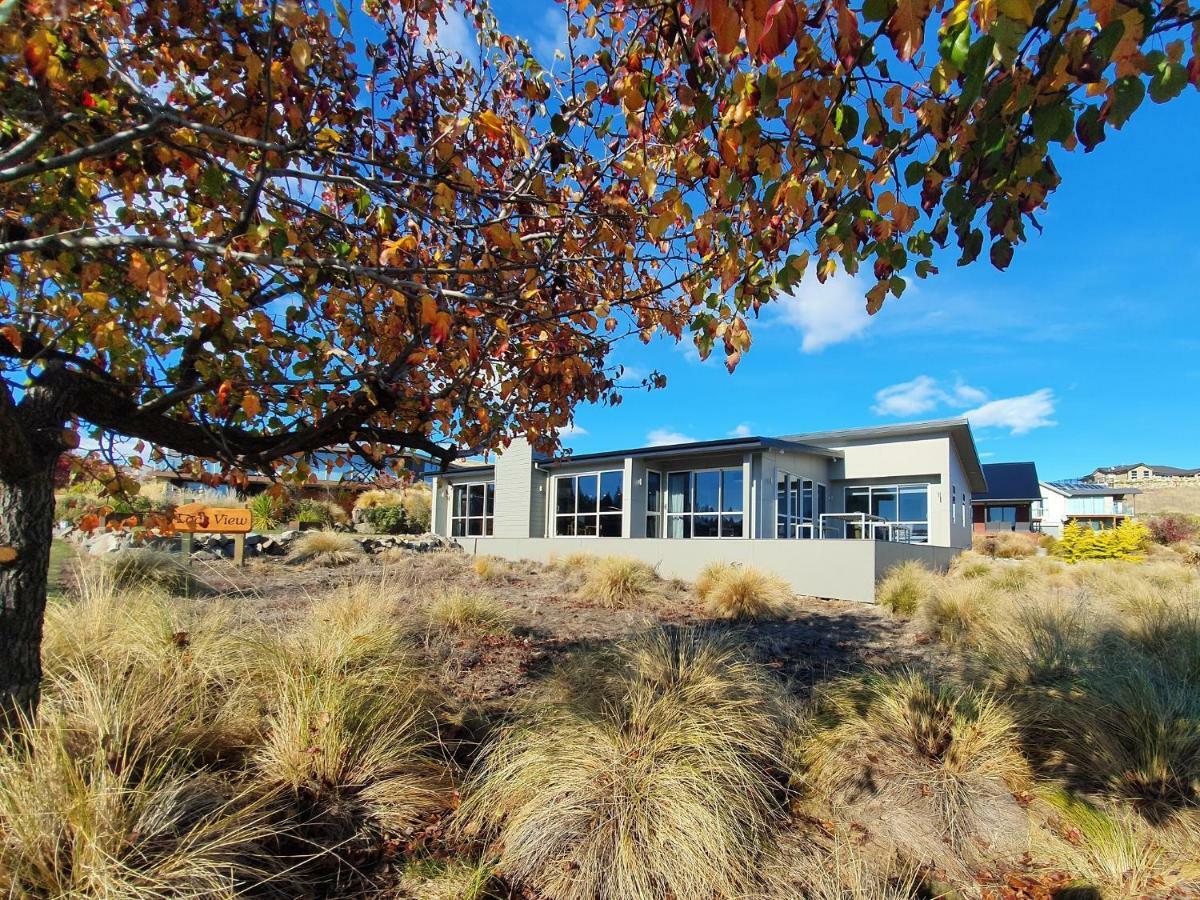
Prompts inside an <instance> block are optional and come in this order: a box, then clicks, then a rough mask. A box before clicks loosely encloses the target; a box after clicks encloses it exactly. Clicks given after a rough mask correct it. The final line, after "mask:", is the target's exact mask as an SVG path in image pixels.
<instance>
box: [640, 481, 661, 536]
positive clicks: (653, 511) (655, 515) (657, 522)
mask: <svg viewBox="0 0 1200 900" xmlns="http://www.w3.org/2000/svg"><path fill="white" fill-rule="evenodd" d="M651 475H653V476H655V477H657V478H658V502H657V503H655V504H654V506H651V505H650V476H651ZM645 479H646V510H645V513H646V530H645V532H644V533H643V535H642V536H643V537H648V538H661V537H665V536H666V535H665V534H664V533H663V522H664V521H666V520H665V519H664V518H663V511H662V510H663V498H664V497H666V493H667V491H666V488H667V477H666V476H665V475H664V474H663V473H662V472H660V471H659V470H658V469H646V472H645ZM652 520H653V523H654V534H651V533H650V524H651V521H652Z"/></svg>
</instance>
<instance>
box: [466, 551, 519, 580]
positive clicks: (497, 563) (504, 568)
mask: <svg viewBox="0 0 1200 900" xmlns="http://www.w3.org/2000/svg"><path fill="white" fill-rule="evenodd" d="M471 569H472V571H474V573H475V574H476V575H478V576H479V579H480V580H481V581H484V582H486V583H488V584H496V583H498V582H501V581H506V580H507V579H508V577H509V576H510V575H511V574H512V566H510V565H509V563H508V562H507V560H503V559H500V558H498V557H495V556H476V557H475V558H474V559H473V560H472V561H471Z"/></svg>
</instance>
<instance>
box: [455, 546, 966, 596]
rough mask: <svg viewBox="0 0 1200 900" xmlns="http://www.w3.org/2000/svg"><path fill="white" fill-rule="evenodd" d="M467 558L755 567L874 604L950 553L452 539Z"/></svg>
mask: <svg viewBox="0 0 1200 900" xmlns="http://www.w3.org/2000/svg"><path fill="white" fill-rule="evenodd" d="M456 542H457V543H458V544H459V546H461V547H463V549H465V550H466V551H467V552H468V553H471V554H480V555H486V556H499V557H502V558H504V559H513V560H533V561H535V562H542V563H545V562H549V561H550V560H551V558H553V557H555V556H562V555H564V554H567V553H594V554H596V555H597V556H609V555H617V556H628V557H633V558H635V559H640V560H642V561H644V562H647V563H649V564H650V565H652V566H654V567H655V568H656V569H657V570H658V572H659V574H660V575H662V576H663V577H664V578H682V579H686V580H691V579H694V578H695V577H696V576H697V575H698V574H699V573H700V570H701V569H703V568H704V566H706V565H707V564H709V563H711V562H715V561H724V562H733V563H739V564H741V565H747V566H755V567H757V568H761V569H764V570H766V571H768V572H772V573H774V574H776V575H779V576H780V577H781V578H783V579H784V580H785V581H787V582H788V584H789V585H790V586H791V588H792V590H794V591H795V592H796V593H798V594H803V595H806V596H812V597H822V598H827V599H832V600H853V601H856V602H860V603H873V602H874V601H875V585H876V582H877V581H878V580H879V579H880V578H882V577H883V576H884V575H885V574H886V572H887V571H888V570H889V569H891V568H892V567H893V566H895V565H897V564H898V563H900V562H903V561H905V560H909V559H915V560H917V561H919V562H921V563H923V564H924V565H926V566H928V567H929V568H931V569H939V570H941V569H945V568H946V567H947V566H948V565H949V564H950V562H951V561H952V560H953V559H954V557H955V556H956V555H957V552H958V551H956V550H953V549H951V548H948V547H930V546H924V545H921V544H895V543H887V542H884V541H748V540H690V541H685V540H671V539H667V538H659V539H649V538H647V539H643V540H639V541H630V540H625V539H624V538H588V537H583V538H579V537H570V538H541V539H536V538H534V539H523V540H522V539H515V538H498V537H496V538H457V539H456Z"/></svg>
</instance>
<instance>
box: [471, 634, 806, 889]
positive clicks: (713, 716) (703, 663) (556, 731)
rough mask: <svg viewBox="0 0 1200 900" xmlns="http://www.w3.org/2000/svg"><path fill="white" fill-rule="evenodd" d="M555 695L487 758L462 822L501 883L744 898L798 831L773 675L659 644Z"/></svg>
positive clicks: (616, 659)
mask: <svg viewBox="0 0 1200 900" xmlns="http://www.w3.org/2000/svg"><path fill="white" fill-rule="evenodd" d="M581 672H585V673H586V677H581V674H580V673H581ZM556 687H557V690H553V691H551V692H550V693H551V696H549V697H548V698H547V699H546V700H545V701H544V702H542V703H539V704H536V705H534V706H532V707H531V708H529V709H528V710H527V711H526V712H525V713H524V715H523V716H522V717H521V718H520V719H519V720H518V721H517V722H516V723H514V724H513V725H511V726H510V727H509V728H507V729H506V730H505V731H504V732H502V733H501V734H500V736H499V738H498V739H497V740H495V741H494V742H493V743H492V744H491V745H490V746H489V747H487V748H485V750H484V753H483V756H482V758H481V760H480V762H479V763H478V765H477V767H476V769H475V770H474V772H473V774H472V777H471V779H470V781H469V783H468V787H467V790H466V799H465V801H464V804H463V806H462V808H461V810H460V811H459V814H458V816H459V822H460V827H461V828H462V829H463V831H464V832H466V833H475V832H479V833H481V834H482V835H483V836H485V837H486V838H488V839H491V840H493V841H494V843H493V845H492V847H493V850H494V852H495V853H496V854H497V856H498V859H499V871H500V872H501V873H502V874H503V875H504V876H505V877H507V878H508V879H510V880H511V881H513V882H515V883H516V884H518V885H524V886H527V887H529V888H531V889H532V890H534V891H536V892H538V893H539V894H540V895H544V896H547V897H554V898H559V900H592V898H596V897H611V898H616V897H620V898H624V900H658V898H662V897H666V896H670V897H675V898H678V900H711V898H713V897H714V896H719V897H731V896H739V895H744V894H745V892H746V891H747V890H748V889H749V888H750V886H751V884H752V880H753V873H754V872H755V871H756V862H757V860H758V858H759V856H760V853H761V852H762V850H763V849H764V848H766V847H767V846H769V845H770V843H771V840H772V836H773V832H774V830H775V828H776V827H777V826H778V825H779V824H780V823H781V822H782V821H783V819H784V817H785V805H784V795H783V780H784V777H785V776H784V775H783V773H781V772H780V770H779V765H780V761H781V760H783V759H785V757H786V747H785V745H784V735H785V734H786V733H787V730H788V722H789V721H790V715H791V711H790V709H789V707H788V705H787V703H786V701H785V700H784V698H783V697H782V695H781V693H780V690H779V688H778V686H777V685H776V684H775V683H774V682H773V681H772V680H771V679H770V676H769V675H766V674H765V673H764V672H763V670H762V669H760V668H759V667H758V666H756V665H754V664H753V663H752V662H750V661H748V659H747V658H746V657H745V656H744V655H743V654H742V653H741V652H740V651H739V650H738V649H736V648H734V647H733V645H731V644H729V643H725V642H721V641H717V640H714V639H711V638H707V637H704V636H702V635H700V634H697V633H694V632H688V631H682V632H680V631H663V630H659V631H654V632H651V633H650V634H648V635H646V636H644V637H641V638H639V639H637V640H635V641H633V642H632V643H630V644H628V645H626V646H624V647H622V648H621V649H620V651H619V653H617V654H616V655H615V656H609V657H600V658H596V657H593V658H591V659H590V660H585V661H584V662H583V665H582V666H580V667H578V668H575V669H574V671H573V672H567V673H565V674H563V675H561V676H560V679H559V681H558V683H557V685H556Z"/></svg>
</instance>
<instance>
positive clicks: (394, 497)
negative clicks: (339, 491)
mask: <svg viewBox="0 0 1200 900" xmlns="http://www.w3.org/2000/svg"><path fill="white" fill-rule="evenodd" d="M403 502H404V497H403V495H402V494H401V493H400V492H399V491H385V490H380V489H376V490H370V491H363V492H362V493H361V494H359V495H358V496H357V497H355V498H354V508H355V509H356V510H366V509H377V508H379V507H381V506H400V505H402V504H403Z"/></svg>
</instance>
